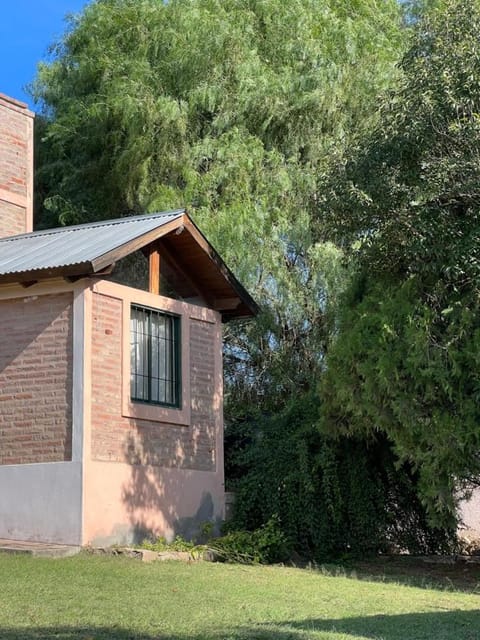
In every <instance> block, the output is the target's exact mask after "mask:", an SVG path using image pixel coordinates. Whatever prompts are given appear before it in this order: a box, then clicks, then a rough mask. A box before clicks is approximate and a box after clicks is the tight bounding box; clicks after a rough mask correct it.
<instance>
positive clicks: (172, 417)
mask: <svg viewBox="0 0 480 640" xmlns="http://www.w3.org/2000/svg"><path fill="white" fill-rule="evenodd" d="M122 415H123V416H124V417H126V418H135V419H137V420H149V421H150V422H165V423H167V424H173V425H181V426H189V425H190V411H189V408H187V407H185V408H183V409H174V408H170V407H162V406H160V405H158V404H146V403H143V402H132V401H131V400H127V401H126V402H125V403H124V406H123V407H122Z"/></svg>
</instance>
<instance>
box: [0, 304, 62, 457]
mask: <svg viewBox="0 0 480 640" xmlns="http://www.w3.org/2000/svg"><path fill="white" fill-rule="evenodd" d="M72 303H73V299H72V294H70V293H62V294H56V295H44V296H39V297H38V298H28V297H25V298H17V299H13V300H2V301H0V464H21V463H31V462H58V461H63V460H70V459H71V451H72V408H71V398H72V359H73V356H72ZM45 354H48V356H46V355H45ZM52 354H54V355H52Z"/></svg>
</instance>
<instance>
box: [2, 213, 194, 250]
mask: <svg viewBox="0 0 480 640" xmlns="http://www.w3.org/2000/svg"><path fill="white" fill-rule="evenodd" d="M184 213H186V211H185V209H175V210H172V211H156V212H154V213H145V214H141V215H139V216H124V217H123V218H111V219H107V220H97V221H95V222H84V223H82V224H76V225H67V226H65V227H53V228H51V229H40V230H38V231H29V232H27V233H21V234H18V235H15V236H6V237H4V238H0V242H11V241H12V240H19V239H21V238H29V237H32V236H35V237H38V236H48V235H55V234H57V233H66V232H70V231H77V230H79V229H87V228H92V227H105V226H112V225H117V224H126V223H132V222H139V221H141V220H147V219H152V218H153V219H155V218H159V217H163V218H164V217H167V216H169V217H174V216H180V215H183V214H184Z"/></svg>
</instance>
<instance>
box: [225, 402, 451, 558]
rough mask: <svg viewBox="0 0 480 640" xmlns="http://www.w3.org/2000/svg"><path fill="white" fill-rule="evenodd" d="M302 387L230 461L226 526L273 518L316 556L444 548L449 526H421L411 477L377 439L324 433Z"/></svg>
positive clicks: (294, 544)
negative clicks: (231, 495)
mask: <svg viewBox="0 0 480 640" xmlns="http://www.w3.org/2000/svg"><path fill="white" fill-rule="evenodd" d="M317 424H318V399H317V398H316V397H315V396H314V395H313V394H310V395H309V396H304V397H302V399H301V401H298V400H297V401H295V400H292V401H291V403H290V405H289V406H288V407H286V409H285V410H284V411H283V412H281V413H277V414H275V415H272V416H269V417H265V416H263V417H261V418H259V420H258V423H257V424H256V425H255V426H254V427H252V428H251V430H250V433H245V432H244V433H243V434H242V436H243V437H242V438H238V439H237V442H243V443H244V444H243V447H242V446H239V447H237V449H236V452H235V455H234V456H233V460H230V461H229V463H230V473H231V475H234V476H236V480H235V485H234V486H235V489H236V503H235V515H234V520H233V523H232V524H233V526H235V525H236V526H239V527H247V528H248V529H250V530H255V529H256V528H258V527H259V526H260V525H261V524H262V523H264V522H268V520H269V519H270V518H271V517H272V516H275V517H278V519H279V522H280V524H281V529H282V531H283V532H284V534H285V535H286V538H287V540H288V543H289V546H290V547H291V548H292V549H294V550H295V551H296V552H297V553H299V554H300V555H302V556H303V557H307V558H315V559H317V560H324V559H327V558H332V557H335V558H338V557H342V556H344V555H346V554H348V555H358V554H365V553H374V552H378V551H385V550H392V549H402V550H409V551H410V552H412V553H432V552H439V551H446V550H451V548H452V546H453V544H454V542H455V535H454V531H444V530H434V529H432V528H430V527H429V525H428V524H427V520H426V514H425V510H424V508H423V507H422V505H421V504H420V502H419V500H418V498H417V494H416V492H417V486H416V485H417V480H418V476H417V475H416V474H414V473H413V472H412V471H411V469H410V468H409V467H408V465H398V464H397V463H398V461H397V459H396V457H395V456H394V455H393V453H392V451H391V447H390V446H389V444H388V442H387V441H386V440H385V438H382V437H378V438H371V439H370V442H369V443H368V444H366V443H365V441H364V440H363V441H362V440H361V439H359V438H358V439H352V438H345V437H343V438H340V439H338V440H332V439H331V438H327V437H324V436H322V435H321V434H320V433H319V430H318V426H317Z"/></svg>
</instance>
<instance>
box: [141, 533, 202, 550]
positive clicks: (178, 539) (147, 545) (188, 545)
mask: <svg viewBox="0 0 480 640" xmlns="http://www.w3.org/2000/svg"><path fill="white" fill-rule="evenodd" d="M140 548H141V549H148V550H150V551H159V552H160V551H188V552H192V551H194V550H195V549H196V544H195V543H194V542H190V541H189V540H185V538H183V537H182V536H179V535H177V536H175V538H174V539H173V540H172V541H171V542H168V541H167V540H166V538H163V537H159V538H156V539H155V540H148V539H147V540H144V541H143V542H142V543H141V545H140Z"/></svg>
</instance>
